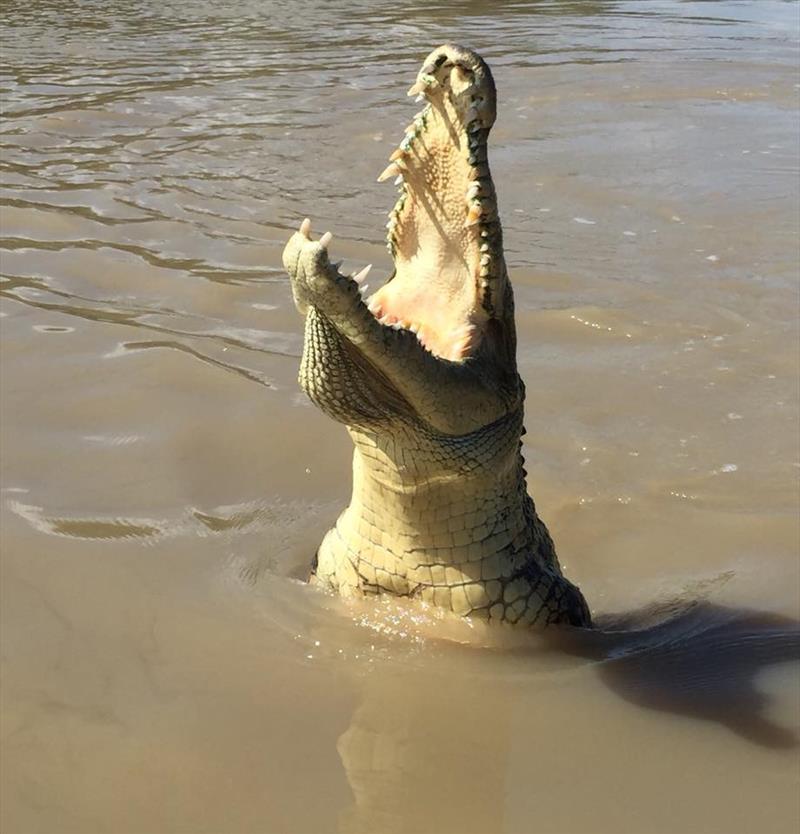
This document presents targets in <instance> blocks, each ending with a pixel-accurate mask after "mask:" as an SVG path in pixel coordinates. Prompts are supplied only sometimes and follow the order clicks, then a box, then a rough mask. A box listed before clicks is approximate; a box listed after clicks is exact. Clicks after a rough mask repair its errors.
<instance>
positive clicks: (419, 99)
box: [414, 93, 425, 101]
mask: <svg viewBox="0 0 800 834" xmlns="http://www.w3.org/2000/svg"><path fill="white" fill-rule="evenodd" d="M414 101H425V93H420V94H419V95H418V96H417V97H416V98H415V99H414Z"/></svg>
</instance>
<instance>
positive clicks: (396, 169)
mask: <svg viewBox="0 0 800 834" xmlns="http://www.w3.org/2000/svg"><path fill="white" fill-rule="evenodd" d="M399 173H400V166H399V165H398V164H397V162H392V163H391V164H390V165H387V166H386V168H384V169H383V171H382V172H381V175H380V176H379V177H378V182H383V181H384V180H388V179H389V178H390V177H396V176H397V175H398V174H399Z"/></svg>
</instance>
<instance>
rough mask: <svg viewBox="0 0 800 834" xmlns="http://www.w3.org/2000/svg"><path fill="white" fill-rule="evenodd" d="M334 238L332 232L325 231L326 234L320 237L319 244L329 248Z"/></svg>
mask: <svg viewBox="0 0 800 834" xmlns="http://www.w3.org/2000/svg"><path fill="white" fill-rule="evenodd" d="M332 240H333V235H332V234H331V233H330V232H325V234H324V235H323V236H322V237H321V238H320V239H319V245H320V246H321V247H322V248H323V249H327V248H328V245H329V244H330V242H331V241H332Z"/></svg>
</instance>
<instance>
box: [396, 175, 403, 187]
mask: <svg viewBox="0 0 800 834" xmlns="http://www.w3.org/2000/svg"><path fill="white" fill-rule="evenodd" d="M402 181H403V175H402V174H398V175H397V176H396V177H395V180H394V184H395V185H400V183H401V182H402Z"/></svg>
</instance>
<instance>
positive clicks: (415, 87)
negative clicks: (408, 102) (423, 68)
mask: <svg viewBox="0 0 800 834" xmlns="http://www.w3.org/2000/svg"><path fill="white" fill-rule="evenodd" d="M424 91H425V83H424V82H423V81H420V80H418V81H415V82H414V83H413V84H412V85H411V86H410V87H409V88H408V92H407V93H406V95H407V96H418V95H419V94H420V93H423V92H424Z"/></svg>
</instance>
